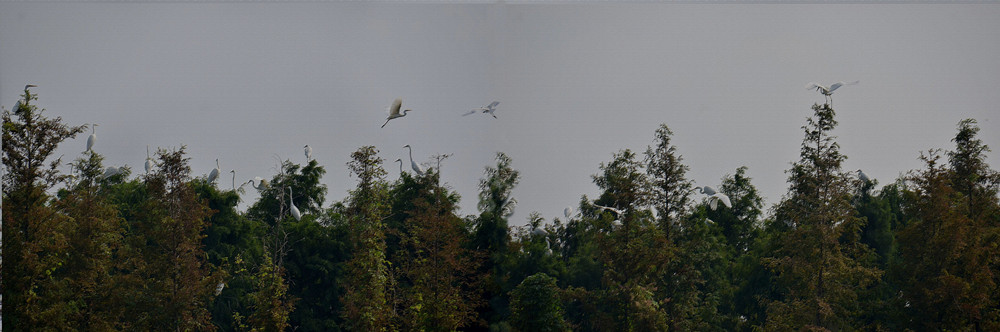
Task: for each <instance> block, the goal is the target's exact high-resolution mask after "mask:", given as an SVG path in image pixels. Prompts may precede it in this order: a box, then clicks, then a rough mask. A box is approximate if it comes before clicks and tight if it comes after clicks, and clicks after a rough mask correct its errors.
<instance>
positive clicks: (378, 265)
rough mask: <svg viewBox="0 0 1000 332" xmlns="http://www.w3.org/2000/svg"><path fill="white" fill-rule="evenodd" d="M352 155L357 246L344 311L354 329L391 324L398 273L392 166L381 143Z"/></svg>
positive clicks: (350, 211) (352, 225)
mask: <svg viewBox="0 0 1000 332" xmlns="http://www.w3.org/2000/svg"><path fill="white" fill-rule="evenodd" d="M351 158H352V160H351V162H349V163H348V167H349V168H350V169H351V172H352V173H353V174H354V175H355V176H357V178H358V186H357V188H356V189H354V190H353V191H351V194H350V198H349V199H348V205H347V210H346V214H347V215H348V218H349V219H348V223H349V229H350V238H351V241H350V242H351V248H352V249H351V259H350V260H349V261H348V262H347V278H346V280H345V281H346V282H345V293H344V295H343V300H342V301H343V304H344V310H343V312H342V314H343V316H344V319H345V321H346V323H347V324H348V328H350V329H352V330H357V331H386V330H391V329H393V327H392V324H391V323H392V321H393V320H394V317H393V315H394V312H393V310H392V303H391V302H390V301H391V299H390V298H389V296H390V295H389V293H390V291H391V289H392V288H393V285H392V279H393V278H392V276H391V275H390V274H389V262H388V260H387V258H386V252H385V249H386V244H385V225H384V224H383V219H384V218H386V217H387V216H388V214H389V204H387V202H388V197H387V196H388V184H387V183H386V182H385V179H384V177H385V174H386V172H385V170H383V169H382V166H381V165H382V158H379V157H378V150H376V149H375V147H372V146H365V147H362V148H360V149H358V151H355V152H354V153H353V154H351Z"/></svg>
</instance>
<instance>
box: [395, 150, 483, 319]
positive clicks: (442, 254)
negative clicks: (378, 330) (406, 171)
mask: <svg viewBox="0 0 1000 332" xmlns="http://www.w3.org/2000/svg"><path fill="white" fill-rule="evenodd" d="M436 170H437V169H436V168H435V169H431V170H429V171H428V173H427V174H426V176H421V177H417V178H413V177H410V176H409V175H403V177H402V178H401V181H400V182H399V183H398V185H397V186H396V187H394V188H393V190H392V193H393V194H394V195H393V196H394V197H395V196H396V194H398V195H399V196H401V197H407V198H409V199H411V201H410V203H409V204H394V206H408V207H409V209H407V210H405V211H398V213H395V214H400V215H405V216H407V218H405V219H404V222H403V223H402V225H401V226H402V229H398V230H395V231H396V233H397V234H396V236H398V238H399V248H398V250H397V251H396V252H395V253H394V254H393V257H392V258H393V263H392V264H393V266H394V267H396V271H397V272H396V273H394V274H395V275H396V276H397V278H398V280H399V282H398V283H397V285H398V286H399V287H398V288H399V293H400V294H401V295H402V296H401V297H402V299H401V301H399V302H400V303H399V304H400V305H399V309H398V311H399V312H401V313H402V315H401V316H402V317H400V318H401V320H400V324H399V325H400V328H402V329H405V330H413V331H417V330H420V331H454V330H456V329H459V328H462V327H469V326H471V325H472V324H473V323H474V322H475V313H476V311H475V309H476V307H477V306H478V304H479V300H480V298H479V295H480V294H478V293H477V292H474V290H475V289H476V286H478V284H479V282H478V281H479V280H477V278H475V276H474V273H475V271H476V269H477V265H478V263H479V259H478V257H477V256H476V255H475V252H474V251H473V250H471V249H468V248H467V246H466V243H464V242H465V241H466V240H467V239H468V238H469V237H468V234H466V232H465V228H464V224H463V221H462V219H461V218H459V217H458V216H456V215H455V210H456V204H457V203H458V195H457V194H455V193H453V192H450V191H449V190H448V189H446V188H444V187H441V186H440V185H438V178H439V174H438V173H437V172H436Z"/></svg>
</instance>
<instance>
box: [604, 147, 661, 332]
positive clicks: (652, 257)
mask: <svg viewBox="0 0 1000 332" xmlns="http://www.w3.org/2000/svg"><path fill="white" fill-rule="evenodd" d="M600 169H601V173H600V174H598V175H594V176H593V180H594V184H596V185H597V186H598V187H599V188H601V190H602V193H601V196H600V198H598V199H597V201H595V206H597V205H600V206H603V207H602V209H604V210H605V212H604V215H606V216H608V217H611V216H613V217H614V220H616V221H617V222H620V225H615V224H614V223H608V224H606V225H607V226H605V229H607V230H608V231H606V232H603V233H602V234H601V235H600V236H598V237H597V238H596V240H597V242H598V246H599V248H600V251H601V253H602V254H601V260H602V261H603V263H604V265H605V266H607V269H605V270H604V276H603V282H602V284H603V285H604V290H605V291H604V294H603V296H605V297H606V299H608V300H610V301H611V303H616V304H617V305H614V306H613V307H612V308H610V309H611V310H612V312H613V315H614V316H616V317H617V319H616V321H618V322H619V324H620V325H619V326H618V327H617V329H620V330H628V331H632V330H640V331H642V330H662V329H665V328H666V326H667V313H666V311H665V309H664V304H665V301H664V298H663V297H662V296H656V295H658V294H654V292H655V291H656V290H657V287H656V281H657V280H658V279H659V276H660V275H661V273H662V272H663V271H665V270H666V265H668V264H669V263H670V262H671V261H672V256H673V255H674V254H675V251H674V247H673V246H672V245H671V243H670V241H669V239H668V238H667V234H666V233H665V232H664V230H663V229H662V228H660V227H658V226H657V225H656V223H655V222H654V220H653V215H652V212H651V211H650V210H649V209H648V208H647V207H648V205H649V202H650V191H649V188H650V183H649V178H648V177H647V175H646V173H645V172H644V170H643V164H642V163H640V162H639V161H638V160H636V155H635V153H633V152H632V151H631V150H628V149H625V150H622V151H619V152H618V153H615V154H614V156H613V158H612V160H611V162H609V163H607V164H605V163H601V165H600Z"/></svg>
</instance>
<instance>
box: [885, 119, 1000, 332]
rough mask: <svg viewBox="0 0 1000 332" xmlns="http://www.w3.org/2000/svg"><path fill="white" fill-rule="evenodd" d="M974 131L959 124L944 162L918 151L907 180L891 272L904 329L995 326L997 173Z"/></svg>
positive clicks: (971, 124) (999, 323)
mask: <svg viewBox="0 0 1000 332" xmlns="http://www.w3.org/2000/svg"><path fill="white" fill-rule="evenodd" d="M978 131H979V128H978V127H976V126H975V121H972V120H964V121H962V122H960V123H959V133H958V134H957V135H956V137H955V139H954V141H955V143H956V150H955V151H951V152H949V153H948V156H949V164H947V165H946V164H942V163H941V162H940V155H939V154H938V153H937V152H935V151H931V152H930V153H929V154H927V155H922V156H921V159H922V160H924V162H925V163H926V164H927V166H926V168H925V169H924V170H922V171H920V172H919V173H917V174H915V175H914V176H912V177H911V178H910V181H911V182H912V183H913V185H912V186H911V188H910V189H909V190H908V195H907V196H908V197H909V199H908V202H909V203H910V204H909V205H908V206H907V208H906V209H905V210H906V211H909V214H910V215H911V216H912V217H913V219H912V220H910V221H908V222H907V224H906V226H905V227H903V228H902V229H901V230H900V231H899V234H898V238H899V251H900V255H899V263H898V264H897V265H896V268H895V269H894V271H895V273H894V274H895V276H896V278H895V279H896V280H897V282H898V283H899V284H900V288H901V292H900V294H901V302H902V303H901V304H902V305H901V306H902V311H903V312H904V317H906V318H907V322H909V323H910V324H912V325H907V326H910V327H912V328H917V329H928V330H976V331H986V330H996V329H998V328H1000V309H998V308H997V306H996V303H997V301H998V296H997V293H998V292H1000V290H998V284H997V272H996V271H997V270H996V268H997V264H998V257H997V252H1000V251H998V249H1000V247H998V244H997V240H998V239H1000V231H998V226H997V225H998V223H997V218H998V217H997V216H998V213H997V211H998V210H1000V209H998V204H997V180H996V179H997V178H996V172H995V171H993V170H991V169H990V168H989V166H988V165H986V163H985V162H984V161H985V155H984V153H985V152H986V151H989V149H988V148H987V147H986V146H985V145H983V144H982V142H981V141H980V140H979V139H977V138H976V137H975V136H976V133H977V132H978ZM949 166H950V167H949Z"/></svg>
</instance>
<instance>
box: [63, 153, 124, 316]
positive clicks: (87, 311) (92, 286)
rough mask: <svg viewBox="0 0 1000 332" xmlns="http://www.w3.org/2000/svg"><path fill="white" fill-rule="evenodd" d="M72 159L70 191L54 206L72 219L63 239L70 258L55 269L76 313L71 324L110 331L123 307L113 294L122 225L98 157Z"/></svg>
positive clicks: (116, 282)
mask: <svg viewBox="0 0 1000 332" xmlns="http://www.w3.org/2000/svg"><path fill="white" fill-rule="evenodd" d="M85 156H86V159H84V158H80V159H77V160H76V162H75V163H74V164H73V168H74V169H76V170H77V173H76V174H74V175H73V176H74V177H75V178H76V181H74V184H75V186H73V187H72V188H70V189H68V190H64V191H61V192H60V199H59V200H58V201H56V204H55V206H56V207H57V208H58V209H59V210H60V211H61V212H62V213H64V214H66V215H67V216H70V217H71V218H73V223H74V224H75V227H74V229H73V231H72V232H71V233H69V234H68V240H69V248H68V249H69V253H68V256H69V257H68V259H67V261H66V264H65V265H63V266H62V267H61V268H60V270H62V273H65V277H66V278H67V280H68V281H69V287H70V289H71V291H70V294H71V296H72V298H73V299H74V300H73V301H72V302H73V305H74V306H76V307H77V308H79V309H78V311H77V312H76V314H75V315H74V316H73V317H72V321H71V322H72V323H71V324H72V325H73V326H75V327H76V328H78V329H81V330H110V329H115V328H116V327H117V326H118V323H119V321H121V320H122V319H123V317H121V313H122V312H123V311H124V309H125V308H123V307H122V302H121V301H120V299H118V298H117V297H116V296H115V295H116V294H114V293H115V291H114V290H115V288H116V287H117V286H118V285H119V278H118V275H117V273H115V271H117V270H118V269H120V268H121V267H122V265H121V264H120V262H121V260H120V259H121V258H124V257H121V256H120V255H119V256H117V257H116V255H117V254H118V252H119V249H120V248H121V246H122V240H123V237H124V235H125V223H124V220H123V219H121V218H120V217H119V216H118V210H117V209H116V207H115V206H114V205H112V203H111V201H110V200H109V196H110V195H109V194H108V192H109V191H110V190H112V188H111V186H112V185H113V184H112V183H109V180H111V179H107V178H105V177H104V176H103V173H104V168H103V167H102V166H101V161H102V160H103V157H101V156H100V155H99V154H97V153H94V152H92V151H90V152H87V153H85Z"/></svg>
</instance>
